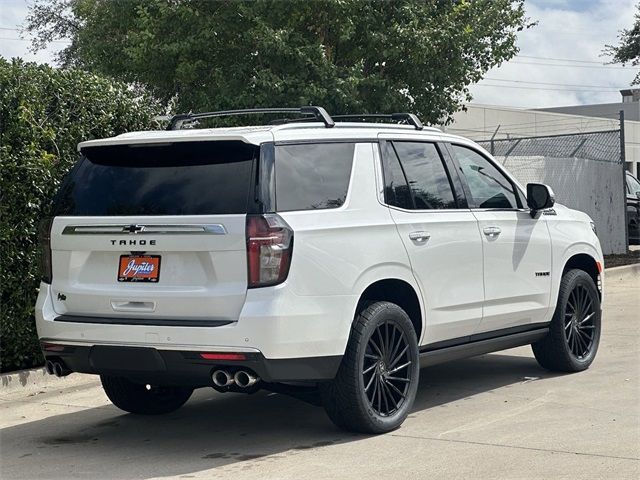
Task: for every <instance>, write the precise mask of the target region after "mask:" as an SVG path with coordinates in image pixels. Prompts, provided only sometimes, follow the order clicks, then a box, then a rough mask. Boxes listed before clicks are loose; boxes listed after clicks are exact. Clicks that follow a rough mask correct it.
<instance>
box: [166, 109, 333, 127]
mask: <svg viewBox="0 0 640 480" xmlns="http://www.w3.org/2000/svg"><path fill="white" fill-rule="evenodd" d="M268 113H300V114H302V115H313V116H314V117H315V118H316V119H317V120H320V121H321V122H322V123H324V126H325V127H327V128H331V127H334V126H335V122H334V121H333V119H332V118H331V116H330V115H329V114H328V113H327V111H326V110H325V109H324V108H322V107H314V106H306V107H300V108H247V109H243V110H221V111H218V112H204V113H185V114H179V115H174V116H173V117H172V118H171V120H170V121H169V125H168V126H167V130H180V128H182V125H183V124H184V123H185V122H191V121H193V120H198V119H200V118H215V117H230V116H238V115H259V114H268Z"/></svg>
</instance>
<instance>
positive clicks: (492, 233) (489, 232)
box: [482, 227, 502, 237]
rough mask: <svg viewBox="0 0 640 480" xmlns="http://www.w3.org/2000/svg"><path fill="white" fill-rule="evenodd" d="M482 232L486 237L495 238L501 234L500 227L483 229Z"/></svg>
mask: <svg viewBox="0 0 640 480" xmlns="http://www.w3.org/2000/svg"><path fill="white" fill-rule="evenodd" d="M482 231H483V232H484V234H485V235H486V236H487V237H497V236H498V235H500V232H502V230H501V229H500V227H484V229H483V230H482Z"/></svg>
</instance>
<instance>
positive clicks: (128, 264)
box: [118, 255, 160, 283]
mask: <svg viewBox="0 0 640 480" xmlns="http://www.w3.org/2000/svg"><path fill="white" fill-rule="evenodd" d="M158 280H160V255H121V256H120V265H119V266H118V281H119V282H154V283H155V282H158Z"/></svg>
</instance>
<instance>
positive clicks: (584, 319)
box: [578, 312, 596, 325]
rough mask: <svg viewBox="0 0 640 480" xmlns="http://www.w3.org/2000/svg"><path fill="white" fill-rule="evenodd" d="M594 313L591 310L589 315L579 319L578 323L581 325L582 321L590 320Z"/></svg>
mask: <svg viewBox="0 0 640 480" xmlns="http://www.w3.org/2000/svg"><path fill="white" fill-rule="evenodd" d="M595 314H596V313H595V312H591V313H590V314H589V315H587V316H586V317H584V318H583V319H582V320H580V322H578V325H582V324H583V323H587V322H588V321H589V320H591V319H592V318H593V316H594V315H595Z"/></svg>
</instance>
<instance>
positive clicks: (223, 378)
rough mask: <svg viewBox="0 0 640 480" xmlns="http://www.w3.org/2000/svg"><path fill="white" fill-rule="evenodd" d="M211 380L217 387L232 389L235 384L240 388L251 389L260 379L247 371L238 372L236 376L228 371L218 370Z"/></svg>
mask: <svg viewBox="0 0 640 480" xmlns="http://www.w3.org/2000/svg"><path fill="white" fill-rule="evenodd" d="M211 380H213V384H214V385H215V386H216V387H230V386H231V385H233V384H235V385H237V386H238V387H240V388H249V387H250V386H252V385H255V384H256V383H257V382H258V381H259V380H260V379H259V378H258V377H256V376H255V375H253V374H252V373H250V372H247V371H246V370H238V371H237V372H236V373H235V374H234V375H231V374H230V373H229V372H227V371H226V370H216V371H215V372H213V374H212V375H211Z"/></svg>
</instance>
